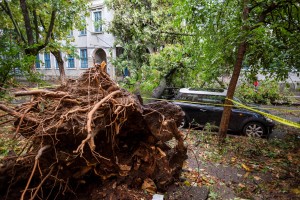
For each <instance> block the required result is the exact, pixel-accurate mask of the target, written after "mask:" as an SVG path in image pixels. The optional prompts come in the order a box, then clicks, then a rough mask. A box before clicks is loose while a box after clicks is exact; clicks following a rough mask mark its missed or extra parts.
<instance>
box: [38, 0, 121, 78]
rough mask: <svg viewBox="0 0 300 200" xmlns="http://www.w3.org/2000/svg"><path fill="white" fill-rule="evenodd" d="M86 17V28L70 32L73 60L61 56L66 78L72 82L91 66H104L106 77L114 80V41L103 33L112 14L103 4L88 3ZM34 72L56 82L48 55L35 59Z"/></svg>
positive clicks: (100, 0)
mask: <svg viewBox="0 0 300 200" xmlns="http://www.w3.org/2000/svg"><path fill="white" fill-rule="evenodd" d="M90 4H91V5H90V9H89V12H90V15H89V16H88V17H85V21H86V28H85V29H83V30H73V31H71V32H70V35H69V36H68V37H70V39H72V41H73V42H72V43H71V45H72V46H74V47H75V48H76V50H75V51H76V52H75V54H77V56H72V55H68V54H66V53H65V52H62V58H63V60H64V68H65V73H66V76H67V77H69V78H76V77H78V76H79V75H80V74H81V73H82V72H84V71H85V70H86V69H87V68H89V67H92V66H94V63H101V62H102V61H105V62H106V63H107V73H108V74H109V75H110V76H111V77H112V78H113V79H115V69H114V67H113V66H112V64H111V62H110V61H111V59H112V58H115V57H116V47H115V46H114V41H115V38H114V36H113V35H112V34H109V33H107V28H108V24H109V22H110V21H111V20H112V19H113V11H112V10H108V9H107V7H105V5H104V0H91V1H90ZM36 59H37V60H36V61H37V62H36V69H37V70H38V71H39V72H40V73H41V74H43V75H44V77H45V79H57V78H58V77H59V70H58V65H57V61H56V59H55V57H54V55H52V54H51V53H50V52H41V53H40V54H39V55H38V56H37V58H36Z"/></svg>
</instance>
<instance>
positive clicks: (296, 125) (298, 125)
mask: <svg viewBox="0 0 300 200" xmlns="http://www.w3.org/2000/svg"><path fill="white" fill-rule="evenodd" d="M143 99H150V100H159V101H171V102H182V103H192V104H202V105H214V106H223V107H224V106H234V107H240V108H245V109H247V110H251V111H253V112H256V113H259V114H261V115H264V116H266V117H268V118H270V119H272V120H274V121H277V122H279V123H282V124H285V125H288V126H292V127H295V128H300V124H299V123H296V122H293V121H289V120H287V119H284V118H281V117H277V116H275V115H271V114H269V113H266V112H262V111H260V110H257V109H254V108H253V107H249V106H245V105H244V104H241V103H239V102H237V101H234V100H232V99H228V100H230V101H231V102H233V103H234V104H235V105H226V104H213V103H202V102H201V103H200V102H193V101H182V100H167V99H157V98H148V97H143Z"/></svg>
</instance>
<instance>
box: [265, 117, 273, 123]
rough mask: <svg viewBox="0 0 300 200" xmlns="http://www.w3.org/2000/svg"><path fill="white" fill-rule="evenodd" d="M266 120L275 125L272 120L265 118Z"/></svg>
mask: <svg viewBox="0 0 300 200" xmlns="http://www.w3.org/2000/svg"><path fill="white" fill-rule="evenodd" d="M265 118H266V120H267V122H271V123H273V120H272V119H270V118H268V117H265Z"/></svg>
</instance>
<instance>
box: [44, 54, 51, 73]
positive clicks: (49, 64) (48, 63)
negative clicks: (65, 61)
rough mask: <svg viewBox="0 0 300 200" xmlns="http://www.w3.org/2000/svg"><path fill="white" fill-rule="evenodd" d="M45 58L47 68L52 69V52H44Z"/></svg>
mask: <svg viewBox="0 0 300 200" xmlns="http://www.w3.org/2000/svg"><path fill="white" fill-rule="evenodd" d="M44 59H45V68H46V69H50V68H51V61H50V53H44Z"/></svg>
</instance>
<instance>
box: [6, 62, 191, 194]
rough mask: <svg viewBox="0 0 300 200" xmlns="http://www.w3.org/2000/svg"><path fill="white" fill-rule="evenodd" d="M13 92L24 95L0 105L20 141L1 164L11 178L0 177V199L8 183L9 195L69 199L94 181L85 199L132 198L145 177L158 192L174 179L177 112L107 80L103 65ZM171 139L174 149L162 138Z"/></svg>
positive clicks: (178, 154) (178, 155)
mask: <svg viewBox="0 0 300 200" xmlns="http://www.w3.org/2000/svg"><path fill="white" fill-rule="evenodd" d="M15 95H16V96H24V95H32V99H31V102H29V103H28V102H26V103H24V104H22V105H20V106H18V107H16V108H15V109H12V108H9V107H8V106H5V105H4V104H0V109H1V110H4V111H5V112H6V113H8V114H9V115H12V116H14V117H15V118H17V120H16V122H15V128H16V134H18V136H22V137H23V138H26V140H27V141H26V142H25V143H24V145H26V146H25V147H24V148H20V149H21V150H20V152H17V154H18V155H19V156H16V157H14V159H12V158H11V159H8V158H7V159H6V160H5V159H4V161H3V162H1V166H2V165H3V166H5V169H4V170H1V169H0V177H2V176H4V177H5V178H4V179H3V180H4V181H7V180H12V181H11V185H10V186H9V187H10V188H8V187H7V186H6V185H2V184H1V181H2V179H0V199H1V197H2V196H1V195H2V194H6V193H7V191H8V190H9V189H10V190H14V191H20V190H22V193H21V194H20V193H18V192H16V193H13V194H14V195H15V196H14V195H12V196H11V198H10V199H20V198H21V199H22V200H23V199H38V198H40V199H74V197H75V198H77V197H78V195H80V194H81V193H83V192H86V193H89V192H87V191H88V190H87V191H86V190H85V189H84V188H86V187H87V185H97V187H98V189H97V191H98V192H94V193H93V191H92V192H90V193H89V195H91V196H90V197H86V198H89V199H99V198H100V199H101V198H104V197H107V198H109V197H110V196H111V198H114V199H126V198H127V199H140V198H139V197H141V195H144V196H145V194H144V193H143V192H142V193H141V194H139V193H138V192H137V193H135V192H133V191H134V190H136V191H140V190H141V188H143V187H146V185H147V184H146V183H151V188H156V189H155V190H157V191H163V190H165V189H166V188H167V186H168V185H170V184H172V183H173V182H174V180H175V179H176V178H178V177H179V174H180V171H181V168H182V164H183V161H184V160H185V159H186V147H185V146H184V144H183V138H182V135H181V133H180V131H179V130H178V129H177V125H178V124H179V123H180V122H181V118H182V117H183V116H184V114H183V112H182V110H181V109H180V108H178V107H177V106H175V105H173V104H171V103H167V102H163V103H161V102H157V103H154V104H149V105H142V104H141V101H140V100H139V99H138V98H137V97H136V96H135V95H133V94H131V93H129V92H127V91H126V90H124V89H121V88H119V86H118V85H117V84H116V83H115V82H114V81H113V80H111V79H110V78H109V76H108V74H107V73H106V72H105V64H103V63H102V64H101V65H99V66H96V67H93V68H90V69H88V70H87V71H86V72H85V73H83V74H82V76H81V77H80V78H79V79H78V80H69V81H68V82H67V84H66V85H63V86H60V87H58V88H55V89H53V90H34V91H21V92H16V93H15ZM171 139H175V141H176V146H175V147H170V146H168V145H166V144H165V142H166V141H169V140H171ZM86 144H88V145H86ZM41 146H42V148H40V147H41ZM50 146H51V148H50ZM25 149H26V150H25ZM46 149H48V150H47V151H45V150H46ZM34 155H36V156H35V159H34ZM11 163H12V164H11ZM10 165H12V166H14V167H11V168H10V167H9V166H10ZM37 172H38V173H37ZM28 177H29V178H28ZM112 186H113V187H112ZM24 188H25V189H24ZM112 188H114V189H112ZM122 188H123V189H122ZM23 189H24V190H23ZM122 190H123V192H121V191H122ZM95 191H96V190H95ZM99 191H100V193H101V194H103V196H101V197H99ZM108 191H110V192H108ZM10 194H11V191H10ZM108 194H109V195H110V196H109V195H108ZM92 195H95V197H94V198H93V197H92Z"/></svg>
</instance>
